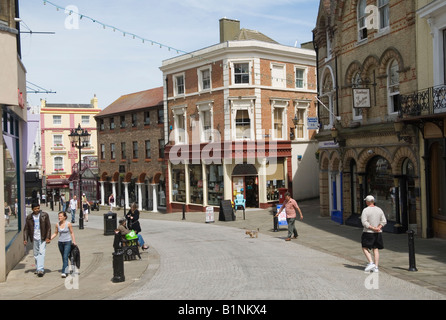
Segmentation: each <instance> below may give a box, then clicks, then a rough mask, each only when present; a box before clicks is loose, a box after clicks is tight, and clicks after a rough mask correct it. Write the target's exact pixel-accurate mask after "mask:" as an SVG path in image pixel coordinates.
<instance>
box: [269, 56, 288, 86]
mask: <svg viewBox="0 0 446 320" xmlns="http://www.w3.org/2000/svg"><path fill="white" fill-rule="evenodd" d="M274 68H280V69H281V72H280V73H281V76H280V77H275V76H273V70H274ZM270 72H271V87H273V88H279V89H284V88H286V87H287V85H286V65H285V64H284V63H277V62H271V64H270Z"/></svg>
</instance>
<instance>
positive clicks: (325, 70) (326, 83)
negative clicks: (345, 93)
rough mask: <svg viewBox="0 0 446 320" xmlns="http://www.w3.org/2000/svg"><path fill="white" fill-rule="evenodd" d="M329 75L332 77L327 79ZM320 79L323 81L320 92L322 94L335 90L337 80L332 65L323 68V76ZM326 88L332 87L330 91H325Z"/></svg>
mask: <svg viewBox="0 0 446 320" xmlns="http://www.w3.org/2000/svg"><path fill="white" fill-rule="evenodd" d="M327 77H330V78H329V79H327ZM326 79H327V80H326ZM320 81H321V83H320V88H321V92H320V93H319V94H320V95H324V94H327V93H331V92H333V90H334V86H335V83H336V82H335V77H334V75H333V69H332V68H331V66H328V65H326V66H325V67H324V68H323V70H322V77H321V80H320ZM330 83H331V86H330ZM326 89H327V90H328V89H330V91H325V90H326Z"/></svg>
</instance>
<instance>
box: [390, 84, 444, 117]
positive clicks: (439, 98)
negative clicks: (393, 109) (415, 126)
mask: <svg viewBox="0 0 446 320" xmlns="http://www.w3.org/2000/svg"><path fill="white" fill-rule="evenodd" d="M400 99H401V105H400V106H401V107H400V111H399V117H400V118H407V117H418V116H428V115H434V114H439V113H446V85H441V86H437V87H431V88H428V89H424V90H420V91H418V92H414V93H412V94H407V95H401V96H400Z"/></svg>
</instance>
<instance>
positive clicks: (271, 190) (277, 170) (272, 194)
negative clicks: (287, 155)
mask: <svg viewBox="0 0 446 320" xmlns="http://www.w3.org/2000/svg"><path fill="white" fill-rule="evenodd" d="M284 168H285V166H284V161H283V160H281V161H278V162H277V163H267V164H266V200H267V201H278V200H279V188H285V173H284Z"/></svg>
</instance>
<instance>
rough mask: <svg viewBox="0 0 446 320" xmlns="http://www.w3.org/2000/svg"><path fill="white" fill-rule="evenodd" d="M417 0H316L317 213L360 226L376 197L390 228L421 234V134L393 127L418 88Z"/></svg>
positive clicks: (423, 227)
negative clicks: (404, 99)
mask: <svg viewBox="0 0 446 320" xmlns="http://www.w3.org/2000/svg"><path fill="white" fill-rule="evenodd" d="M415 17H416V7H415V1H392V0H384V1H376V0H350V1H330V0H325V1H320V7H319V13H318V17H317V22H316V28H315V29H314V30H313V36H314V45H315V48H316V52H317V69H318V100H319V101H318V102H319V104H318V118H319V124H320V130H319V133H318V134H317V136H316V138H317V140H318V141H319V150H318V161H319V170H320V171H319V187H320V204H321V215H323V216H331V217H332V219H333V220H334V221H337V222H339V223H343V224H347V225H352V226H360V214H361V212H362V209H363V208H364V206H365V203H364V200H363V199H364V198H365V196H367V195H368V194H371V195H373V196H374V197H375V198H376V200H377V205H378V206H380V207H381V208H383V210H384V212H385V214H386V217H387V219H388V221H389V223H388V225H387V226H386V228H385V231H388V232H395V233H398V232H404V231H406V230H408V229H409V228H412V229H414V230H415V231H417V232H419V233H422V231H423V230H424V229H425V228H426V225H425V223H424V222H423V219H424V218H423V216H422V212H423V210H422V204H421V189H422V188H423V183H422V179H421V176H422V172H421V171H422V166H421V157H420V137H419V135H418V131H417V130H416V129H414V128H406V130H405V133H404V136H403V135H401V132H400V131H399V130H398V129H397V126H396V125H395V123H398V122H399V119H400V110H401V97H402V96H404V95H405V94H409V93H412V92H414V91H416V90H417V85H418V83H417V60H416V52H415V50H408V48H415V47H416V36H415V34H416V28H415V21H416V19H415Z"/></svg>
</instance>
